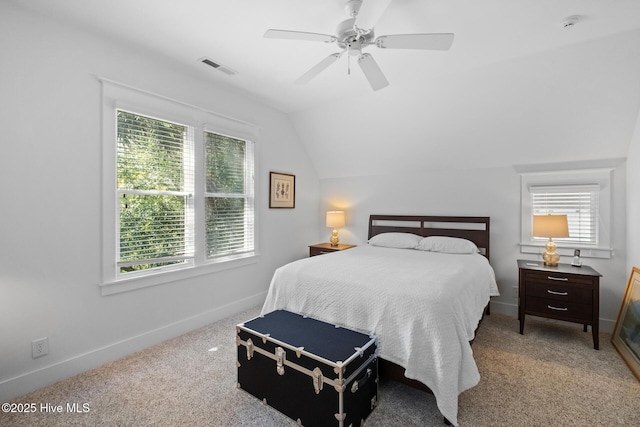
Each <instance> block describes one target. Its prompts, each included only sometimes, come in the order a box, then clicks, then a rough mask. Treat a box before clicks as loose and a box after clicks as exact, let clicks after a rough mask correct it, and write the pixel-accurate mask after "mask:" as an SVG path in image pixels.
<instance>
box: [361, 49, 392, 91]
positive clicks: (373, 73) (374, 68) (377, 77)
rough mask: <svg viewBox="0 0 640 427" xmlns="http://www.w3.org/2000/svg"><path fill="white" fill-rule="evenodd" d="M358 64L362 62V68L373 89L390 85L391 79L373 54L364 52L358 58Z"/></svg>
mask: <svg viewBox="0 0 640 427" xmlns="http://www.w3.org/2000/svg"><path fill="white" fill-rule="evenodd" d="M358 64H360V68H361V69H362V72H363V73H364V76H365V77H366V78H367V80H368V81H369V84H370V85H371V88H372V89H373V90H380V89H382V88H385V87H387V86H389V81H388V80H387V78H386V77H385V76H384V74H383V73H382V70H381V69H380V67H378V63H377V62H376V61H375V60H374V59H373V56H371V55H370V54H368V53H365V54H362V55H361V56H360V58H358Z"/></svg>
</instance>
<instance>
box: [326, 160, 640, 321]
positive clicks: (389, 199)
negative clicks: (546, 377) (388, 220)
mask: <svg viewBox="0 0 640 427" xmlns="http://www.w3.org/2000/svg"><path fill="white" fill-rule="evenodd" d="M612 181H613V182H612V223H613V224H614V230H612V242H613V247H614V256H613V257H612V258H611V259H594V258H585V259H584V260H583V262H584V264H586V265H590V266H592V267H593V268H595V269H596V270H597V271H598V272H600V273H601V274H602V276H603V277H602V278H601V281H600V319H601V321H600V324H601V328H602V330H603V331H604V330H608V331H610V330H612V329H613V326H614V323H615V320H616V317H617V314H618V309H619V305H620V297H621V295H622V292H623V291H624V281H625V280H626V279H625V276H626V275H627V272H626V231H625V221H626V211H625V209H626V204H625V188H626V166H625V164H624V163H623V164H621V165H620V166H618V167H617V168H616V170H615V171H614V173H613V179H612ZM320 192H321V198H322V200H321V209H322V211H321V212H320V215H322V214H323V212H324V211H325V210H329V209H338V208H339V209H344V210H345V211H346V212H347V214H346V215H347V225H346V227H345V228H344V229H341V230H340V241H341V242H343V243H355V244H359V245H360V244H366V239H367V232H368V228H367V227H368V219H369V215H370V214H407V215H409V214H415V215H467V216H490V217H491V264H492V265H493V268H494V270H495V272H496V277H497V280H498V286H499V287H500V292H501V296H500V297H499V298H495V299H494V304H492V309H495V310H496V311H498V312H503V313H507V314H511V315H513V316H516V315H517V299H516V298H514V297H512V293H511V288H512V287H513V286H517V285H518V268H517V264H516V260H517V259H519V258H520V259H535V256H533V255H530V254H522V253H520V247H519V245H518V243H519V242H520V176H519V174H518V173H517V172H516V171H515V169H513V168H511V167H509V168H487V169H467V170H451V169H448V170H429V171H424V172H420V173H412V174H408V173H407V174H403V175H380V176H371V177H352V178H338V179H322V180H321V184H320ZM328 235H329V230H328V229H326V228H325V227H319V233H318V238H319V239H320V240H319V241H327V240H328ZM570 261H571V260H570V259H565V258H562V259H561V262H570ZM514 328H515V324H514ZM514 330H515V329H514Z"/></svg>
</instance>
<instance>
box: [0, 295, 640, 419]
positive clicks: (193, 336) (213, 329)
mask: <svg viewBox="0 0 640 427" xmlns="http://www.w3.org/2000/svg"><path fill="white" fill-rule="evenodd" d="M258 313H259V307H255V308H253V309H251V310H247V311H245V312H243V313H239V314H237V315H234V316H231V317H229V318H226V319H223V320H220V321H218V322H215V323H213V324H211V325H208V326H205V327H203V328H200V329H197V330H194V331H192V332H189V333H187V334H185V335H181V336H179V337H176V338H174V339H171V340H168V341H166V342H163V343H161V344H158V345H155V346H153V347H150V348H148V349H145V350H143V351H140V352H137V353H134V354H131V355H129V356H127V357H124V358H122V359H119V360H116V361H114V362H111V363H108V364H105V365H103V366H100V367H98V368H96V369H92V370H90V371H87V372H84V373H82V374H79V375H76V376H74V377H71V378H68V379H66V380H63V381H61V382H58V383H56V384H53V385H51V386H48V387H44V388H42V389H40V390H36V391H34V392H32V393H29V394H27V395H25V396H22V397H20V398H18V399H15V400H14V402H15V403H23V404H31V403H33V404H35V409H36V410H35V412H32V413H3V412H0V425H1V426H9V427H13V426H30V427H32V426H47V427H50V426H65V427H66V426H260V427H270V426H292V425H295V423H294V422H293V421H291V420H289V419H288V418H286V417H285V416H283V415H281V414H280V413H278V412H277V411H275V410H273V409H271V408H269V407H267V406H265V405H263V404H262V403H261V402H259V401H258V400H257V399H255V398H254V397H252V396H250V395H249V394H247V393H246V392H244V391H242V390H239V389H237V388H236V367H235V359H236V356H235V354H236V345H235V328H234V326H235V325H236V324H238V323H241V322H243V321H245V320H248V319H250V318H252V317H254V316H256V315H257V314H258ZM610 338H611V337H610V335H608V334H601V337H600V346H601V349H600V350H599V351H598V350H594V349H593V343H592V342H591V333H590V332H589V333H584V332H582V327H581V326H579V325H576V326H573V325H566V324H558V323H556V322H553V321H549V320H546V319H537V318H529V317H528V318H527V324H526V326H525V334H524V335H520V334H519V333H518V322H517V320H516V319H514V318H511V317H508V316H504V315H500V314H497V313H493V314H492V315H491V316H488V317H486V318H485V320H484V321H483V323H482V325H481V327H480V330H479V332H478V335H477V337H476V340H475V342H474V344H473V351H474V357H475V359H476V361H477V364H478V368H479V370H480V374H481V380H480V383H479V384H478V385H477V386H476V387H474V388H472V389H470V390H468V391H466V392H464V393H462V394H461V395H460V401H459V414H458V422H459V425H460V426H474V427H475V426H477V427H482V426H523V427H528V426H532V427H535V426H640V383H639V382H638V381H637V380H636V378H635V377H634V376H633V374H632V373H631V372H630V370H629V369H628V368H627V366H626V365H625V364H624V362H623V361H622V360H621V359H620V357H619V356H618V354H617V352H616V351H615V349H614V348H613V347H612V346H611V344H610ZM57 409H61V412H57V411H56V410H57ZM366 425H367V427H379V426H385V427H387V426H443V425H444V424H443V419H442V416H441V415H440V413H439V412H438V410H437V407H436V404H435V399H434V397H433V396H432V395H430V394H427V393H424V392H421V391H418V390H415V389H411V388H409V387H407V386H404V385H402V384H398V383H394V382H381V383H380V386H379V405H378V406H377V407H376V409H375V410H374V411H373V412H372V414H371V415H370V416H369V418H368V419H367V422H366Z"/></svg>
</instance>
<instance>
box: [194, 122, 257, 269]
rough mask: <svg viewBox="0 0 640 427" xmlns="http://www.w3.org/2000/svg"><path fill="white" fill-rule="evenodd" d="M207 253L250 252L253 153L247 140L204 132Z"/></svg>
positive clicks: (251, 242) (216, 255)
mask: <svg viewBox="0 0 640 427" xmlns="http://www.w3.org/2000/svg"><path fill="white" fill-rule="evenodd" d="M205 158H206V180H205V181H206V189H205V191H206V193H205V208H206V253H207V256H208V257H209V258H213V257H220V256H226V255H232V254H241V253H246V252H250V251H253V249H254V243H253V240H254V239H253V161H252V159H253V153H252V145H251V144H250V143H248V142H247V141H243V140H240V139H235V138H231V137H228V136H224V135H219V134H216V133H211V132H205Z"/></svg>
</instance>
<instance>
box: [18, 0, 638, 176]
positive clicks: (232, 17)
mask: <svg viewBox="0 0 640 427" xmlns="http://www.w3.org/2000/svg"><path fill="white" fill-rule="evenodd" d="M12 1H14V2H15V3H16V4H19V5H22V6H25V7H28V8H31V9H34V10H36V11H39V12H41V13H44V14H46V15H50V16H52V17H54V18H56V19H61V20H63V21H64V22H66V23H68V24H69V25H77V26H81V27H83V28H85V29H86V30H90V31H94V32H98V33H101V34H103V35H106V36H108V37H110V38H112V39H116V40H119V41H121V42H124V43H127V44H130V45H134V46H136V47H141V48H144V49H147V50H149V51H150V52H153V53H154V54H158V53H159V54H162V55H164V56H165V57H167V59H168V60H172V61H176V62H180V63H182V64H184V66H185V69H186V70H188V72H192V73H193V74H194V75H198V76H201V77H204V78H206V79H209V80H210V81H211V82H212V84H224V85H229V86H231V87H234V88H236V90H238V91H241V92H244V93H248V94H250V95H251V96H252V97H254V98H255V99H256V100H257V101H259V102H263V103H265V104H268V105H271V106H273V107H274V108H277V109H279V110H281V111H284V112H286V113H289V115H290V117H291V120H292V123H293V125H294V127H295V128H296V130H297V132H298V135H299V137H300V140H301V143H302V144H304V145H305V147H306V149H307V151H308V152H309V154H310V156H311V158H312V161H313V162H314V164H315V165H316V168H317V171H318V174H319V176H320V177H322V178H331V177H340V176H349V175H377V174H383V173H395V172H399V173H400V172H406V171H408V170H411V171H420V170H421V168H430V169H433V168H452V167H453V168H473V167H503V166H510V165H513V164H530V163H550V162H568V161H576V160H578V161H579V160H593V159H599V158H614V157H625V156H626V153H627V150H628V145H629V141H630V139H631V136H632V134H633V132H634V126H635V123H636V119H637V117H638V114H639V111H640V1H637V0H617V1H615V2H611V1H610V0H564V1H561V2H559V1H557V0H522V1H518V2H514V1H511V0H485V1H482V2H479V1H476V0H393V1H389V0H364V3H363V8H364V7H365V6H367V7H370V8H372V9H374V8H375V9H374V10H376V12H377V13H378V15H377V16H379V19H376V22H377V23H376V24H375V32H376V34H377V35H381V34H405V33H408V34H410V33H440V32H446V33H448V32H451V33H455V39H454V42H453V45H452V47H451V49H450V50H448V51H422V50H420V51H413V50H391V49H377V48H375V47H374V46H371V47H369V48H368V51H370V53H371V54H372V55H373V56H374V57H375V59H376V61H377V63H378V65H379V66H380V68H381V69H382V70H383V72H384V74H385V75H386V77H387V79H388V80H389V82H390V85H389V86H388V87H386V88H384V89H381V90H379V91H372V90H371V88H370V86H369V85H368V83H367V81H366V79H365V78H364V76H363V74H362V71H361V70H360V69H359V68H358V67H357V65H356V60H355V59H353V58H349V57H348V55H343V56H342V57H341V58H340V59H339V60H338V61H337V62H336V63H335V64H333V65H332V66H330V67H329V68H327V69H326V70H325V71H324V72H323V73H321V74H320V75H318V76H317V77H316V78H314V79H313V80H312V81H311V82H309V83H308V84H306V85H297V84H294V81H295V80H296V79H297V78H298V77H299V76H300V75H301V74H303V73H304V72H305V71H307V70H308V69H309V68H310V67H312V66H313V65H315V64H316V63H318V62H319V61H320V60H321V59H322V58H325V57H326V56H327V55H330V54H331V53H334V52H336V50H337V49H336V46H335V45H333V44H326V43H319V42H306V41H299V40H273V39H265V38H264V37H263V35H264V33H265V31H266V30H267V29H270V28H278V29H290V30H298V31H308V32H316V33H323V34H335V33H336V31H335V27H336V25H337V24H338V23H339V22H340V21H342V20H344V19H346V18H347V16H346V13H345V10H344V5H345V1H344V0H326V1H315V2H308V1H299V0H271V1H262V0H243V1H229V0H224V1H222V0H206V1H205V0H184V1H181V2H170V1H157V0H111V1H108V2H105V1H99V0H21V1H18V0H12ZM571 15H578V16H579V19H578V21H577V23H576V24H575V25H572V26H570V27H567V28H565V27H564V26H563V22H564V20H565V18H566V17H568V16H571ZM202 57H209V58H211V59H212V60H213V61H215V62H217V63H219V64H222V65H223V66H225V67H228V68H230V69H232V70H235V71H237V74H236V75H233V76H231V75H228V74H226V73H222V72H220V71H219V70H215V69H213V68H211V67H209V66H207V65H204V64H202V63H201V62H200V61H199V59H200V58H202ZM349 68H350V69H351V73H350V74H348V69H349Z"/></svg>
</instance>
